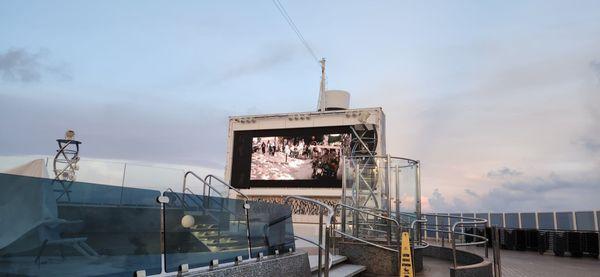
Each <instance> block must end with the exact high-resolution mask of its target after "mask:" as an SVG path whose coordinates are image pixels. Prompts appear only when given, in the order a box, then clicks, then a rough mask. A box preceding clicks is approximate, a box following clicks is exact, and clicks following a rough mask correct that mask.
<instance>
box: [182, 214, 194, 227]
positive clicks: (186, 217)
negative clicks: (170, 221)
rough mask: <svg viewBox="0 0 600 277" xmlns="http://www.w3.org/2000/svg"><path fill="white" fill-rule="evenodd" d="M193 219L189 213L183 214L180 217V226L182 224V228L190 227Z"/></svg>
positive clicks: (192, 224)
mask: <svg viewBox="0 0 600 277" xmlns="http://www.w3.org/2000/svg"><path fill="white" fill-rule="evenodd" d="M194 223H195V220H194V217H193V216H191V215H189V214H188V215H184V216H183V217H182V218H181V226H183V228H190V227H192V226H194Z"/></svg>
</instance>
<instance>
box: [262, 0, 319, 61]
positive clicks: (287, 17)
mask: <svg viewBox="0 0 600 277" xmlns="http://www.w3.org/2000/svg"><path fill="white" fill-rule="evenodd" d="M273 4H275V7H277V9H278V10H279V13H281V16H283V18H284V19H285V21H287V23H288V25H290V28H292V31H294V33H296V36H298V39H299V40H300V42H301V43H302V45H304V47H305V48H306V50H307V51H308V53H309V54H310V55H311V56H312V57H313V58H314V59H315V61H316V62H317V63H318V62H319V58H317V55H316V54H315V51H313V49H312V48H311V47H310V45H309V44H308V42H307V41H306V39H304V36H303V35H302V32H300V29H299V28H298V26H296V24H295V23H294V20H292V17H290V15H289V14H288V13H287V11H286V10H285V8H284V7H283V5H282V4H281V2H279V0H273Z"/></svg>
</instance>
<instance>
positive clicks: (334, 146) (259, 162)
mask: <svg viewBox="0 0 600 277" xmlns="http://www.w3.org/2000/svg"><path fill="white" fill-rule="evenodd" d="M349 138H350V136H349V135H348V134H325V135H318V136H270V137H253V138H252V161H251V165H250V180H323V179H330V180H341V178H342V172H341V170H340V157H341V153H342V152H343V151H344V149H345V146H347V145H348V144H349Z"/></svg>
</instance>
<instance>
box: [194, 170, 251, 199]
mask: <svg viewBox="0 0 600 277" xmlns="http://www.w3.org/2000/svg"><path fill="white" fill-rule="evenodd" d="M207 179H208V183H209V184H211V182H210V181H211V180H212V179H215V180H217V181H219V183H221V184H222V185H224V186H226V187H228V188H229V189H230V190H233V191H235V192H237V193H238V194H239V195H241V196H242V197H244V199H246V200H250V198H248V196H246V195H245V194H244V193H242V192H241V191H240V190H238V189H237V188H235V187H233V186H232V185H230V184H228V183H227V182H225V181H223V179H221V178H219V177H217V176H215V175H212V174H208V175H206V177H204V181H206V180H207Z"/></svg>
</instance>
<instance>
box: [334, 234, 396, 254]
mask: <svg viewBox="0 0 600 277" xmlns="http://www.w3.org/2000/svg"><path fill="white" fill-rule="evenodd" d="M333 231H334V232H335V233H338V234H340V235H342V236H346V237H349V238H351V239H353V240H357V241H360V242H363V243H366V244H369V245H372V246H375V247H377V248H381V249H385V250H388V251H392V252H396V253H399V251H398V249H394V248H389V247H385V246H383V245H380V244H377V243H374V242H371V241H368V240H364V239H361V238H358V237H355V236H353V235H350V234H346V233H344V232H342V231H339V230H336V229H334V230H333Z"/></svg>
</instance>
